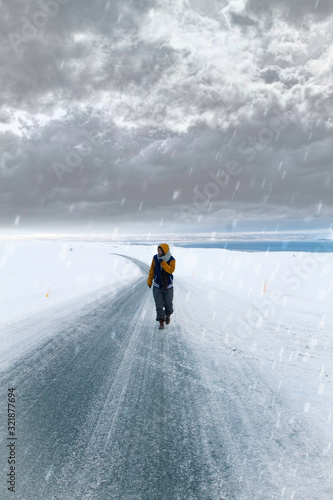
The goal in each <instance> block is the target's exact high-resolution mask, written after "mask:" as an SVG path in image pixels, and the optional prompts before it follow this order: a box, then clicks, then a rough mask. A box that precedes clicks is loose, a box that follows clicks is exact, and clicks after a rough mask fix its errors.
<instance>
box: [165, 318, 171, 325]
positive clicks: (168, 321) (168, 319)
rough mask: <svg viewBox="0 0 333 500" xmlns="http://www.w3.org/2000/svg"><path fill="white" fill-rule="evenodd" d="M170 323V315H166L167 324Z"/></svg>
mask: <svg viewBox="0 0 333 500" xmlns="http://www.w3.org/2000/svg"><path fill="white" fill-rule="evenodd" d="M169 323H170V316H167V317H166V320H165V324H166V325H168V324H169Z"/></svg>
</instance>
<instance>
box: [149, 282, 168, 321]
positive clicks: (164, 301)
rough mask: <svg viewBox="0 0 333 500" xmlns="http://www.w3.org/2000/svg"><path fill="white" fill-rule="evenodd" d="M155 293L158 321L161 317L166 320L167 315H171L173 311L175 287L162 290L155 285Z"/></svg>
mask: <svg viewBox="0 0 333 500" xmlns="http://www.w3.org/2000/svg"><path fill="white" fill-rule="evenodd" d="M153 295H154V300H155V306H156V321H159V320H160V319H164V320H165V316H171V314H172V313H173V304H172V302H173V287H171V288H169V289H168V290H162V289H161V288H157V287H156V286H153ZM164 308H165V310H164Z"/></svg>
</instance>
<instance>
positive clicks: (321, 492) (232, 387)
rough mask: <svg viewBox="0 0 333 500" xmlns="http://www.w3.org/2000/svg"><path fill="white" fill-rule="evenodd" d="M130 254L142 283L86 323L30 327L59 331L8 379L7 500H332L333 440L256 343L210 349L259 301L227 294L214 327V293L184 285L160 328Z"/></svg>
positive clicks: (89, 311) (42, 322)
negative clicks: (12, 406) (13, 471)
mask: <svg viewBox="0 0 333 500" xmlns="http://www.w3.org/2000/svg"><path fill="white" fill-rule="evenodd" d="M124 257H126V258H127V259H131V260H133V261H135V262H136V264H137V265H138V266H139V267H140V269H141V270H142V272H143V275H142V276H140V277H139V278H138V279H135V281H133V283H132V284H131V285H130V286H125V287H124V288H123V289H122V290H120V291H118V292H117V293H116V294H114V293H112V292H110V293H108V294H106V295H105V296H104V297H103V298H101V299H100V300H98V301H97V302H95V303H94V304H91V305H90V306H89V307H87V308H86V310H83V311H81V313H80V315H79V316H78V314H77V310H75V309H74V308H73V310H72V312H71V313H68V315H67V316H66V318H65V319H62V321H59V319H57V317H56V316H55V315H54V316H53V317H52V318H50V317H49V314H45V315H44V316H39V317H38V318H36V317H35V318H31V324H30V327H29V324H27V323H25V328H31V327H32V326H33V328H35V329H36V331H37V329H45V328H50V325H51V323H52V322H53V327H54V325H57V329H56V330H54V332H53V333H52V335H51V336H48V337H47V339H46V340H44V342H43V343H39V344H38V345H33V343H31V345H30V350H29V349H28V351H27V352H25V354H24V356H23V357H21V359H19V360H16V361H15V363H14V364H13V365H12V366H11V367H10V368H8V369H7V370H6V371H5V372H3V373H2V374H1V388H2V391H1V407H2V408H5V407H6V396H7V388H8V387H11V386H14V387H15V388H16V397H17V401H16V406H17V436H18V441H17V443H18V444H17V481H16V494H15V495H13V494H11V493H10V492H5V490H6V486H5V481H4V478H5V474H6V473H7V472H8V470H7V468H8V465H7V463H6V458H7V451H6V439H7V437H6V429H5V432H2V435H1V470H2V481H1V485H2V493H1V498H7V497H8V498H15V499H20V500H23V499H24V500H48V499H59V500H60V499H65V500H71V499H73V500H74V499H75V500H76V499H77V500H82V499H86V500H88V499H96V500H97V499H98V500H104V499H119V500H120V499H121V500H136V499H138V500H139V499H142V500H143V499H145V500H163V499H165V500H176V499H179V500H187V499H198V500H209V499H210V500H222V499H227V500H232V499H244V500H251V499H260V500H269V499H281V498H283V499H293V500H296V499H309V500H316V499H318V500H325V499H332V498H333V486H332V472H331V471H332V470H333V467H332V465H333V464H332V458H331V454H330V453H327V452H325V450H326V449H329V447H328V448H327V445H328V443H327V442H326V441H325V439H326V438H325V435H324V433H322V432H321V429H320V428H312V427H311V425H309V421H308V420H306V419H305V416H304V415H305V414H304V413H302V412H301V411H295V405H294V402H293V397H291V396H290V397H288V391H286V390H285V391H283V390H281V388H279V387H278V385H277V384H275V381H276V380H278V379H277V378H276V379H275V378H274V376H273V375H272V373H273V372H274V370H273V369H272V370H271V372H269V371H268V370H266V369H263V363H262V362H259V360H258V359H257V358H256V356H255V355H251V353H249V352H248V349H247V348H246V346H248V345H250V344H249V342H251V341H253V340H254V339H249V340H248V343H245V344H244V346H245V347H244V350H242V349H239V347H233V346H232V344H230V345H229V344H228V343H226V342H224V341H223V342H222V341H221V342H214V341H212V340H211V339H210V338H209V331H211V332H213V331H214V329H215V335H216V338H217V337H219V336H220V338H221V339H224V338H225V337H226V335H229V337H231V338H232V335H233V332H234V330H235V325H236V321H237V324H239V323H242V322H244V324H245V322H246V313H247V311H248V307H249V303H250V299H249V301H248V302H246V301H244V300H243V301H242V300H236V299H235V297H232V296H227V295H222V294H220V295H219V294H217V295H216V297H215V299H214V301H215V311H217V313H216V315H215V319H214V320H213V321H212V305H211V300H210V296H209V290H210V289H209V287H208V285H205V284H200V283H197V282H195V281H194V280H191V279H190V278H183V279H180V278H179V279H178V278H177V279H176V278H175V288H174V314H173V315H172V316H171V323H170V325H167V326H166V327H165V329H164V330H162V331H160V330H158V323H157V321H156V319H155V308H154V301H153V296H152V290H151V289H149V288H148V287H147V285H146V279H147V273H148V266H147V265H146V264H144V263H143V262H140V261H138V260H136V259H132V258H130V257H128V256H124ZM75 303H76V304H77V302H75ZM230 311H233V312H234V320H233V321H231V322H226V321H225V319H226V318H227V317H228V314H229V313H230ZM222 325H224V327H222ZM19 327H20V326H19V324H18V325H17V328H19ZM216 330H218V331H217V332H216ZM207 335H208V336H207ZM255 335H256V332H255V330H254V332H253V336H254V337H255ZM267 366H268V365H267ZM304 366H305V365H304ZM302 410H303V407H302ZM2 415H3V416H2V422H1V426H2V427H1V428H2V429H3V426H4V419H5V417H4V414H3V413H2Z"/></svg>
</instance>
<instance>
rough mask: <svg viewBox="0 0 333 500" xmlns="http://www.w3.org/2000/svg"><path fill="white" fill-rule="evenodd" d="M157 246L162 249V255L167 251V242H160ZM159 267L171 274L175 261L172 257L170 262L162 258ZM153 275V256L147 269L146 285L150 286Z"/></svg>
mask: <svg viewBox="0 0 333 500" xmlns="http://www.w3.org/2000/svg"><path fill="white" fill-rule="evenodd" d="M158 246H160V247H161V248H162V249H163V252H164V255H166V254H167V252H168V251H169V245H167V243H161V244H160V245H158ZM161 267H162V269H163V270H164V271H165V272H166V273H168V274H172V273H173V272H174V270H175V268H176V261H175V259H174V260H172V261H171V262H170V264H167V263H166V262H165V261H164V260H162V262H161ZM154 277H155V260H154V257H153V260H152V262H151V266H150V269H149V274H148V279H147V285H149V286H152V284H153V279H154Z"/></svg>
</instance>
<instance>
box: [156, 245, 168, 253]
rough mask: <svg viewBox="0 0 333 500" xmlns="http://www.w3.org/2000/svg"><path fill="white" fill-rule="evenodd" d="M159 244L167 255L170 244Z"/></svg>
mask: <svg viewBox="0 0 333 500" xmlns="http://www.w3.org/2000/svg"><path fill="white" fill-rule="evenodd" d="M158 246H159V247H161V248H162V250H163V252H164V255H166V254H167V253H168V251H169V245H167V243H161V244H160V245H158Z"/></svg>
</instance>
